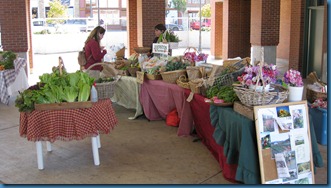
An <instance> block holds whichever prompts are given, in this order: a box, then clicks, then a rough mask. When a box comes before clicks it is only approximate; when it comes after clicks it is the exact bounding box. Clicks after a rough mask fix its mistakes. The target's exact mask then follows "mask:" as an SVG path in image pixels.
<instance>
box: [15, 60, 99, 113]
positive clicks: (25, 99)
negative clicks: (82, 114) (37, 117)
mask: <svg viewBox="0 0 331 188" xmlns="http://www.w3.org/2000/svg"><path fill="white" fill-rule="evenodd" d="M39 79H40V82H39V83H38V84H36V85H34V86H31V87H29V88H28V89H26V90H24V91H23V92H20V94H19V95H18V96H17V98H16V100H15V106H16V107H17V108H18V110H19V111H20V112H31V111H33V110H62V109H74V108H90V107H92V102H91V101H90V100H89V99H90V92H91V85H92V83H93V81H94V79H93V78H91V77H89V75H88V74H86V73H84V72H81V71H77V72H75V73H67V72H66V70H65V69H64V68H63V61H62V58H61V57H60V58H59V66H58V67H53V68H52V73H44V74H43V75H41V76H40V77H39Z"/></svg>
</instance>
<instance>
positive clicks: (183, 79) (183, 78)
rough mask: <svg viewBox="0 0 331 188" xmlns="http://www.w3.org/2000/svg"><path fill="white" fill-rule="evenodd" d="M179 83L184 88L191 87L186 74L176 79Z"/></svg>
mask: <svg viewBox="0 0 331 188" xmlns="http://www.w3.org/2000/svg"><path fill="white" fill-rule="evenodd" d="M176 83H177V85H179V86H180V87H182V88H185V89H190V84H189V81H188V79H187V78H186V76H185V75H181V76H180V77H179V78H178V79H177V80H176Z"/></svg>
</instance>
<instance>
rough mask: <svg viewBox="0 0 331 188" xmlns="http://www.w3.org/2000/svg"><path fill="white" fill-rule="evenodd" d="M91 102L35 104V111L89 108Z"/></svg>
mask: <svg viewBox="0 0 331 188" xmlns="http://www.w3.org/2000/svg"><path fill="white" fill-rule="evenodd" d="M91 107H92V102H91V101H84V102H61V103H51V104H35V105H34V108H35V110H64V109H76V108H91Z"/></svg>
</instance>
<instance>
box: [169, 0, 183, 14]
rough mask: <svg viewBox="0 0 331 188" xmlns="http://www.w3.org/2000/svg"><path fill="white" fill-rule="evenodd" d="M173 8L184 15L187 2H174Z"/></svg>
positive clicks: (174, 0)
mask: <svg viewBox="0 0 331 188" xmlns="http://www.w3.org/2000/svg"><path fill="white" fill-rule="evenodd" d="M171 2H172V3H171V7H172V8H175V9H176V10H178V12H180V13H182V14H183V13H184V12H185V10H186V0H172V1H171Z"/></svg>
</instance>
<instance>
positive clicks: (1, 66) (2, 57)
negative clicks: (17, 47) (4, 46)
mask: <svg viewBox="0 0 331 188" xmlns="http://www.w3.org/2000/svg"><path fill="white" fill-rule="evenodd" d="M15 59H16V54H15V53H14V52H12V51H3V52H0V71H1V70H6V69H13V68H15V67H14V60H15Z"/></svg>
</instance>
